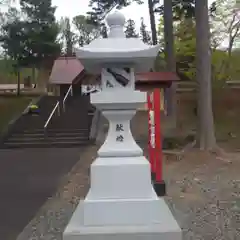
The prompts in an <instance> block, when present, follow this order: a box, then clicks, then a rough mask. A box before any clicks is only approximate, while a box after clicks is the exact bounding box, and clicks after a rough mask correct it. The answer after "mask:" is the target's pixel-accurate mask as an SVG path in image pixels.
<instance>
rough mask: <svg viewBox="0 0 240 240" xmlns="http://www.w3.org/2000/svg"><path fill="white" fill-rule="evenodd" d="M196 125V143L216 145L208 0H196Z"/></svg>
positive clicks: (206, 147) (205, 145)
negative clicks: (197, 87)
mask: <svg viewBox="0 0 240 240" xmlns="http://www.w3.org/2000/svg"><path fill="white" fill-rule="evenodd" d="M195 10H196V34H197V35H196V36H197V40H196V41H197V43H196V45H197V46H196V48H197V75H196V79H197V82H198V85H199V89H198V90H199V91H198V126H197V136H196V143H197V146H199V147H200V149H202V150H213V149H214V148H215V147H216V138H215V132H214V122H213V111H212V86H211V49H210V29H209V17H208V0H201V1H196V8H195Z"/></svg>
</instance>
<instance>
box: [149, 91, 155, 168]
mask: <svg viewBox="0 0 240 240" xmlns="http://www.w3.org/2000/svg"><path fill="white" fill-rule="evenodd" d="M147 103H148V153H149V161H150V165H151V171H152V173H155V151H154V148H153V147H152V144H151V133H152V132H151V122H150V111H152V110H153V103H152V100H151V93H147Z"/></svg>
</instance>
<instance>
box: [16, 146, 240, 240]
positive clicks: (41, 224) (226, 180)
mask: <svg viewBox="0 0 240 240" xmlns="http://www.w3.org/2000/svg"><path fill="white" fill-rule="evenodd" d="M96 150H97V147H90V148H88V149H87V150H86V151H85V152H84V153H83V156H82V157H81V159H83V158H84V159H85V162H84V164H83V163H82V161H81V162H79V163H77V164H76V165H75V167H74V168H73V169H72V171H71V172H70V173H69V174H68V175H67V176H66V177H65V178H64V179H63V182H62V185H61V186H60V187H59V191H58V192H57V194H56V195H55V196H53V197H52V198H51V199H49V201H48V202H46V204H45V205H44V206H43V207H42V208H41V209H40V211H39V212H38V214H37V215H36V217H35V218H34V219H33V220H32V221H31V222H30V223H29V225H28V226H26V228H25V229H24V231H23V232H22V233H21V234H20V235H19V237H18V238H17V240H43V239H44V240H53V239H54V240H61V239H62V232H63V230H64V228H65V226H66V224H67V223H68V221H69V219H70V217H71V215H72V213H73V211H74V209H75V207H76V205H77V203H78V201H79V199H80V198H82V197H84V195H85V194H86V191H87V190H88V187H89V179H88V172H89V165H90V163H91V162H92V160H93V159H94V157H95V154H96ZM196 156H197V157H196ZM239 173H240V155H237V154H236V155H234V158H232V160H231V161H222V160H221V159H217V158H215V157H213V156H209V155H206V154H203V153H199V152H198V153H196V152H193V153H189V154H187V155H186V156H185V157H184V158H183V159H182V160H180V161H176V160H173V159H169V160H166V161H165V177H164V178H165V180H166V182H167V191H168V196H167V197H166V201H167V203H168V204H169V206H170V208H171V210H172V212H173V214H174V215H175V217H176V219H177V221H178V223H179V224H180V226H181V227H182V229H183V235H184V237H183V239H184V240H191V239H192V240H215V239H216V240H239V239H240V174H239Z"/></svg>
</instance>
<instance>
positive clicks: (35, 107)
mask: <svg viewBox="0 0 240 240" xmlns="http://www.w3.org/2000/svg"><path fill="white" fill-rule="evenodd" d="M30 109H38V106H37V105H31V106H30Z"/></svg>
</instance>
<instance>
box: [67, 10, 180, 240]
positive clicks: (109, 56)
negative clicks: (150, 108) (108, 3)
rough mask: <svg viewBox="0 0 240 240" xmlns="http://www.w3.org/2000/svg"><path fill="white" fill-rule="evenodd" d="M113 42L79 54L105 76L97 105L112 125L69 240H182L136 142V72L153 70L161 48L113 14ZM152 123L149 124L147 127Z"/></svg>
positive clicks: (94, 98)
mask: <svg viewBox="0 0 240 240" xmlns="http://www.w3.org/2000/svg"><path fill="white" fill-rule="evenodd" d="M107 23H108V25H109V27H110V33H109V38H107V39H97V40H94V41H93V42H92V43H90V44H89V45H87V46H85V47H83V48H81V49H79V50H78V51H77V57H78V58H79V59H80V60H81V62H82V64H83V65H84V67H85V68H86V69H87V70H88V71H90V72H91V73H101V81H102V82H101V83H102V87H101V89H102V90H101V91H100V92H98V93H94V94H91V103H92V104H93V105H95V106H96V107H97V108H98V109H99V110H101V111H102V113H103V115H104V116H105V117H106V118H107V119H108V121H109V131H108V135H107V138H106V140H105V142H104V144H103V145H102V146H101V148H100V149H99V150H98V157H97V159H96V160H95V161H94V162H93V163H92V165H91V176H90V179H91V184H90V185H91V186H90V189H89V192H88V194H87V196H86V198H85V199H84V200H82V201H80V203H79V205H78V207H77V208H76V210H75V212H74V214H73V216H72V219H71V220H70V222H69V224H68V226H67V228H66V229H65V232H64V234H63V240H95V239H96V240H115V239H116V240H124V239H129V240H130V239H133V240H146V239H151V240H160V239H161V240H181V230H180V228H179V226H178V224H177V222H176V221H175V220H174V218H173V216H172V214H171V212H170V210H169V209H168V207H167V204H166V203H165V201H164V200H163V199H161V198H160V199H159V198H158V196H157V195H156V193H155V191H154V189H153V187H152V184H151V171H150V164H149V162H148V160H147V159H146V158H145V157H144V156H143V151H142V149H141V148H140V147H139V146H138V145H137V144H136V142H135V140H134V139H133V136H132V133H131V129H130V120H131V119H132V117H133V116H134V115H135V113H136V109H138V108H139V107H140V106H142V104H143V103H146V93H143V92H140V91H136V90H135V71H138V72H139V71H142V70H143V71H144V70H146V69H147V70H149V69H150V68H151V67H152V65H153V62H154V60H155V58H156V56H157V54H158V51H159V46H148V45H145V44H144V43H143V42H141V41H140V40H139V39H136V38H130V39H126V37H125V34H124V31H123V28H124V24H125V18H124V16H123V15H122V14H121V13H120V12H115V13H113V14H110V15H108V17H107ZM146 124H147V123H146Z"/></svg>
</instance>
